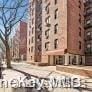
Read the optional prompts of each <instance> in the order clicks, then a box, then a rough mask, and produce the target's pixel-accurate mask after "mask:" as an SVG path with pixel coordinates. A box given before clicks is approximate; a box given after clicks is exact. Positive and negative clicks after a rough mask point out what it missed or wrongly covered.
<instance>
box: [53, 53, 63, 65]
mask: <svg viewBox="0 0 92 92" xmlns="http://www.w3.org/2000/svg"><path fill="white" fill-rule="evenodd" d="M63 64H64V56H61V55H59V56H54V65H63Z"/></svg>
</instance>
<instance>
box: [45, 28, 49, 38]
mask: <svg viewBox="0 0 92 92" xmlns="http://www.w3.org/2000/svg"><path fill="white" fill-rule="evenodd" d="M45 36H46V39H48V38H49V29H48V30H46V31H45Z"/></svg>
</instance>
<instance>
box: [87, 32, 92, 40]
mask: <svg viewBox="0 0 92 92" xmlns="http://www.w3.org/2000/svg"><path fill="white" fill-rule="evenodd" d="M91 38H92V37H91V32H90V31H89V32H87V39H88V40H90V39H91Z"/></svg>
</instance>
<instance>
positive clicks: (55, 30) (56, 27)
mask: <svg viewBox="0 0 92 92" xmlns="http://www.w3.org/2000/svg"><path fill="white" fill-rule="evenodd" d="M57 31H58V24H56V25H55V26H54V33H55V34H56V33H57Z"/></svg>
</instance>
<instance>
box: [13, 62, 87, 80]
mask: <svg viewBox="0 0 92 92" xmlns="http://www.w3.org/2000/svg"><path fill="white" fill-rule="evenodd" d="M12 66H13V68H14V69H16V70H19V71H23V72H25V73H28V74H30V75H32V76H37V77H39V78H47V77H49V76H70V77H71V76H76V77H80V78H88V77H85V76H80V75H74V74H71V73H65V72H61V71H57V70H56V66H44V67H41V66H35V65H31V64H28V63H24V62H23V63H15V62H12Z"/></svg>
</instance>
